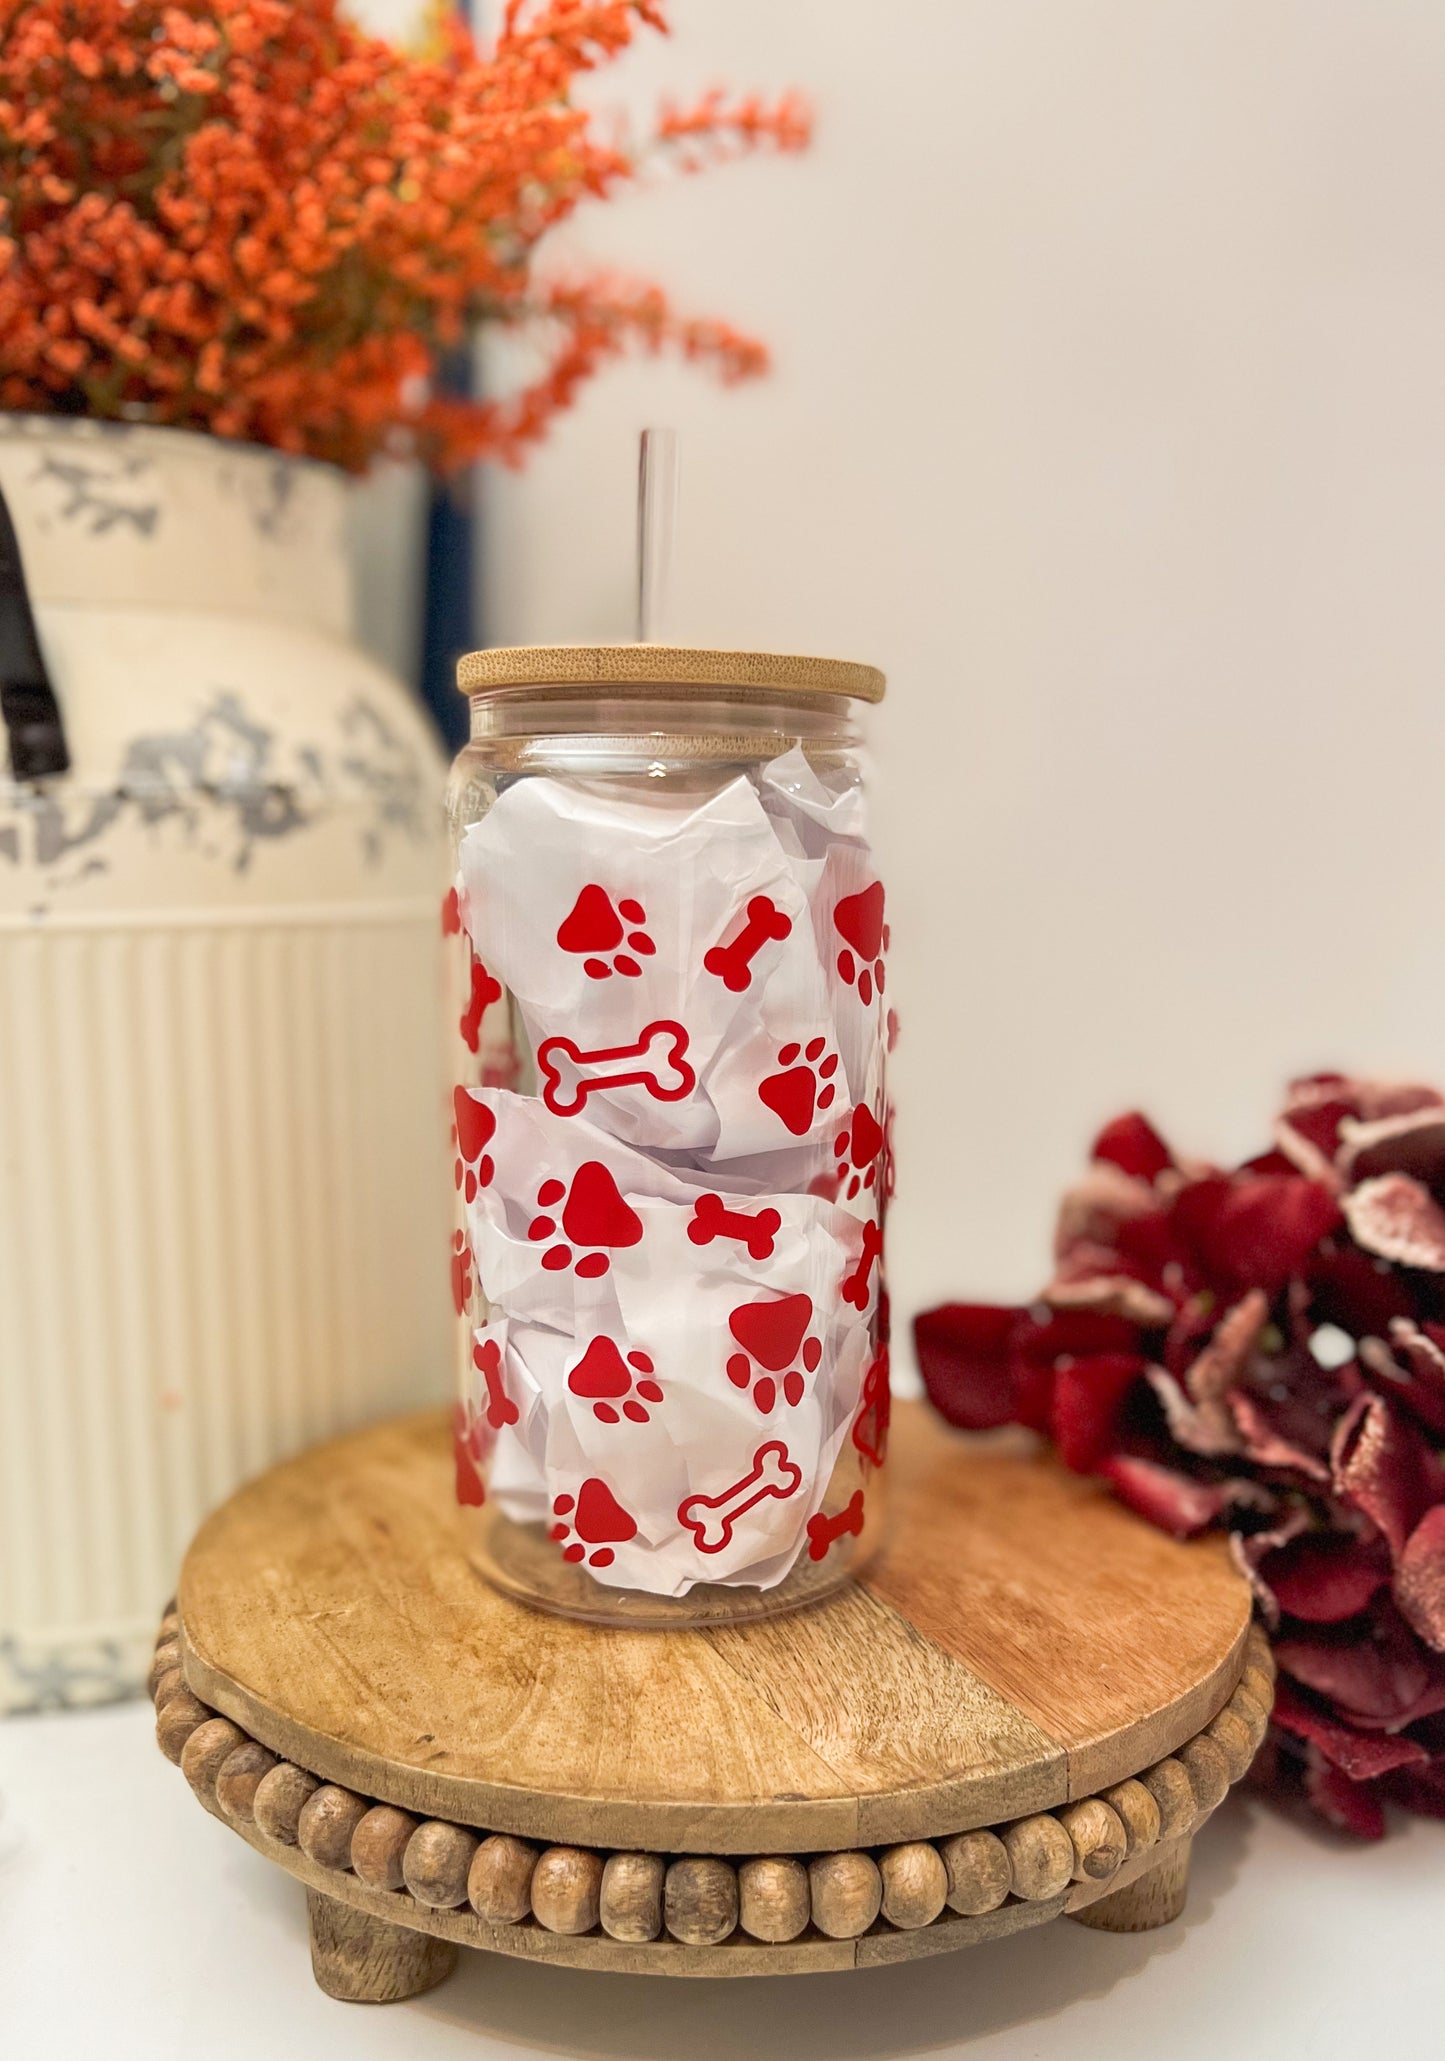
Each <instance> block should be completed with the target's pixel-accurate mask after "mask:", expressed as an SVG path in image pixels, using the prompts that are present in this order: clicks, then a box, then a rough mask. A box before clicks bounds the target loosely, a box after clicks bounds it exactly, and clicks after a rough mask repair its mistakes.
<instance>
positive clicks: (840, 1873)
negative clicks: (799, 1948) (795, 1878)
mask: <svg viewBox="0 0 1445 2061" xmlns="http://www.w3.org/2000/svg"><path fill="white" fill-rule="evenodd" d="M808 1899H809V1902H810V1904H811V1906H812V1911H813V1923H814V1924H815V1925H816V1926H817V1928H818V1930H819V1931H820V1932H826V1933H827V1935H828V1937H829V1939H857V1938H859V1937H860V1936H861V1935H862V1934H863V1933H865V1932H866V1931H867V1930H868V1927H869V1926H870V1925H871V1924H872V1923H873V1920H874V1919H875V1918H876V1917H877V1916H878V1913H879V1911H880V1910H881V1908H882V1905H883V1877H882V1876H881V1875H880V1874H879V1872H878V1863H877V1862H876V1861H875V1860H874V1859H873V1858H872V1856H871V1855H870V1854H866V1853H820V1854H818V1855H817V1856H816V1857H815V1858H814V1859H813V1860H812V1861H811V1862H810V1863H809V1865H808Z"/></svg>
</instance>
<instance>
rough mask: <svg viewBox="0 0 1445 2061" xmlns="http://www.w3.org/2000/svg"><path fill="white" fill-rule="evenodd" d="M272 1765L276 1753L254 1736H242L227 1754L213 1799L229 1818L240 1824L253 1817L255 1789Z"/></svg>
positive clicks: (251, 1819)
mask: <svg viewBox="0 0 1445 2061" xmlns="http://www.w3.org/2000/svg"><path fill="white" fill-rule="evenodd" d="M275 1765H276V1756H275V1754H274V1753H268V1752H267V1751H266V1749H265V1747H264V1746H260V1745H258V1744H257V1743H256V1741H255V1740H254V1739H245V1740H243V1741H242V1742H241V1744H240V1745H239V1746H238V1747H237V1748H236V1750H235V1752H234V1753H230V1754H227V1756H226V1758H225V1760H223V1761H222V1763H221V1772H220V1773H219V1774H218V1775H217V1777H216V1802H217V1803H218V1804H219V1805H220V1807H221V1809H222V1810H223V1811H224V1812H225V1814H226V1816H227V1817H228V1818H235V1819H236V1820H238V1822H239V1823H241V1824H243V1825H249V1824H250V1823H251V1822H252V1821H253V1819H254V1817H255V1807H256V1791H257V1790H258V1789H259V1788H260V1786H261V1782H262V1779H263V1778H264V1777H265V1776H266V1775H269V1774H270V1772H271V1770H272V1768H274V1767H275Z"/></svg>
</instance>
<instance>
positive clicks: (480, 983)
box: [457, 952, 502, 1052]
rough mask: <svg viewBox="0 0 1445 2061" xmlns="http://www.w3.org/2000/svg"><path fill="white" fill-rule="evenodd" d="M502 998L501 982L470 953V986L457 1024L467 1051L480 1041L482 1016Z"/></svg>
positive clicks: (473, 1050) (476, 1045)
mask: <svg viewBox="0 0 1445 2061" xmlns="http://www.w3.org/2000/svg"><path fill="white" fill-rule="evenodd" d="M501 998H502V983H501V982H500V981H499V980H497V979H496V978H495V977H494V976H493V975H492V974H490V973H488V971H487V969H486V967H485V966H483V964H482V962H481V960H480V959H479V958H478V957H477V955H476V953H475V952H473V954H472V986H471V993H470V994H469V995H468V996H467V1006H466V1008H465V1009H464V1010H463V1011H462V1020H461V1022H460V1023H459V1024H458V1025H457V1028H458V1030H459V1031H460V1032H461V1034H462V1043H463V1044H464V1045H465V1046H466V1048H467V1050H468V1051H469V1052H475V1051H476V1050H477V1048H478V1046H479V1045H480V1044H481V1041H482V1018H483V1017H484V1016H485V1015H486V1013H487V1011H488V1010H489V1009H490V1008H491V1006H492V1004H493V1002H499V1001H500V1000H501Z"/></svg>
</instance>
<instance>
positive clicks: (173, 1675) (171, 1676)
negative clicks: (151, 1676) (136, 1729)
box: [151, 1667, 186, 1717]
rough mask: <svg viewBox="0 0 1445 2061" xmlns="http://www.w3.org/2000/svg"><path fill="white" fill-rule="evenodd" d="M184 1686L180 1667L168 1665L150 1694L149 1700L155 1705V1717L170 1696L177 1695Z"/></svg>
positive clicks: (184, 1682)
mask: <svg viewBox="0 0 1445 2061" xmlns="http://www.w3.org/2000/svg"><path fill="white" fill-rule="evenodd" d="M185 1686H186V1678H185V1676H184V1675H183V1674H182V1673H181V1671H180V1669H179V1668H178V1667H168V1668H167V1669H166V1671H165V1673H164V1674H163V1675H162V1676H161V1678H160V1680H159V1681H158V1682H157V1683H156V1686H155V1690H154V1693H153V1694H152V1696H151V1702H152V1703H153V1704H154V1705H155V1707H156V1716H157V1717H159V1716H160V1714H161V1712H162V1711H163V1710H164V1709H165V1707H166V1705H167V1704H168V1703H169V1702H170V1700H171V1698H172V1697H173V1696H177V1695H179V1694H180V1692H181V1690H182V1689H184V1688H185Z"/></svg>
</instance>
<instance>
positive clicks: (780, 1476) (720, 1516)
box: [677, 1438, 803, 1553]
mask: <svg viewBox="0 0 1445 2061" xmlns="http://www.w3.org/2000/svg"><path fill="white" fill-rule="evenodd" d="M802 1479H803V1470H802V1468H801V1467H799V1466H798V1465H797V1464H796V1463H795V1462H794V1461H792V1460H790V1459H789V1458H788V1449H787V1447H786V1446H785V1445H784V1444H783V1442H782V1440H781V1439H780V1438H770V1439H769V1440H768V1442H767V1444H766V1445H761V1446H759V1447H758V1449H757V1451H756V1452H755V1453H754V1454H753V1464H752V1467H751V1469H750V1470H749V1472H748V1473H746V1474H745V1475H744V1476H743V1478H742V1480H741V1481H735V1482H734V1483H733V1484H732V1487H731V1488H725V1489H724V1490H723V1491H722V1493H721V1494H720V1495H716V1496H687V1497H685V1498H684V1499H683V1501H682V1502H680V1503H679V1504H678V1506H677V1521H678V1523H679V1524H680V1525H681V1526H682V1527H683V1529H684V1531H690V1532H691V1533H692V1535H693V1539H694V1541H695V1542H696V1545H697V1550H698V1551H699V1553H721V1551H722V1549H723V1547H724V1546H726V1545H727V1544H728V1542H729V1541H730V1540H731V1538H732V1535H733V1526H734V1525H735V1524H736V1523H737V1521H738V1519H739V1518H740V1517H742V1516H745V1515H746V1513H747V1512H748V1511H749V1510H751V1509H752V1508H753V1506H754V1504H756V1503H761V1502H763V1501H764V1500H765V1499H766V1498H767V1497H768V1496H776V1497H777V1499H778V1501H779V1502H780V1503H785V1502H786V1501H787V1500H788V1497H789V1496H791V1495H796V1493H797V1491H798V1488H799V1486H800V1484H801V1482H802Z"/></svg>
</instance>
